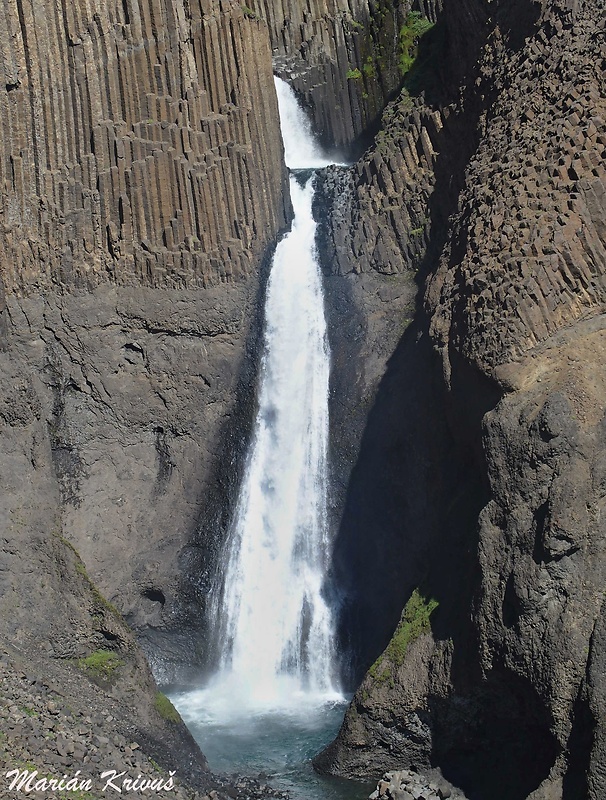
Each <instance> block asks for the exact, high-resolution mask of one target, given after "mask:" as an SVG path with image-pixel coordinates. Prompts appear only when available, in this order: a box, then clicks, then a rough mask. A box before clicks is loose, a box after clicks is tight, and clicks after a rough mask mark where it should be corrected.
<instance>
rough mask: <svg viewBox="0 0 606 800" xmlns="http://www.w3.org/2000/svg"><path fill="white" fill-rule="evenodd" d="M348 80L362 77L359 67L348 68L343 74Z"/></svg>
mask: <svg viewBox="0 0 606 800" xmlns="http://www.w3.org/2000/svg"><path fill="white" fill-rule="evenodd" d="M345 77H346V78H347V80H348V81H357V80H359V79H360V78H361V77H362V73H361V72H360V70H359V69H357V68H356V69H348V70H347V74H346V76H345Z"/></svg>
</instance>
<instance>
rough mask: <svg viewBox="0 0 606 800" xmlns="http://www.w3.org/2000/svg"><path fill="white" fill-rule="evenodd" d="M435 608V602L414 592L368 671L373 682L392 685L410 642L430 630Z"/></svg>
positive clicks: (436, 605) (416, 591) (436, 604)
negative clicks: (394, 670) (395, 669)
mask: <svg viewBox="0 0 606 800" xmlns="http://www.w3.org/2000/svg"><path fill="white" fill-rule="evenodd" d="M437 607H438V601H437V600H433V599H432V598H428V599H426V598H424V597H423V595H422V594H421V593H420V592H419V590H418V589H415V590H414V592H413V593H412V595H411V596H410V599H409V601H408V602H407V603H406V606H405V607H404V611H403V612H402V616H401V618H400V622H399V624H398V627H397V628H396V632H395V633H394V635H393V636H392V638H391V641H390V642H389V644H388V645H387V647H386V648H385V650H384V651H383V653H382V654H381V655H380V656H379V658H378V659H377V660H376V661H375V663H374V664H373V665H372V667H371V668H370V669H369V674H370V675H371V677H372V678H373V679H374V680H375V681H377V682H379V683H384V682H386V681H389V682H390V683H392V684H393V677H392V672H393V669H394V668H397V667H399V666H400V665H401V664H402V663H403V661H404V658H405V656H406V651H407V650H408V647H409V646H410V645H411V644H412V642H414V641H415V639H418V638H419V636H421V634H423V633H426V632H427V631H429V630H430V627H431V625H430V620H431V615H432V614H433V612H434V611H435V610H436V608H437Z"/></svg>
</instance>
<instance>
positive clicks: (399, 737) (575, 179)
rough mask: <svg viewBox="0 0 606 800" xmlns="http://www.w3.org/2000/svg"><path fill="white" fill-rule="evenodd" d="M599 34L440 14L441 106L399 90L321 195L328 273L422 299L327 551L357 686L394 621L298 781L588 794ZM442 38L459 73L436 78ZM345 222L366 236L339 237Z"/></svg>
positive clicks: (595, 527)
mask: <svg viewBox="0 0 606 800" xmlns="http://www.w3.org/2000/svg"><path fill="white" fill-rule="evenodd" d="M603 18H604V6H603V3H600V2H586V3H565V2H562V3H543V4H540V3H531V2H528V3H522V2H520V3H516V4H513V5H511V4H502V5H500V4H498V3H497V4H493V7H492V8H491V9H490V17H489V16H488V8H485V7H484V6H483V4H481V3H475V2H468V3H464V4H458V3H457V4H455V3H446V4H445V7H444V14H443V16H442V17H441V18H440V20H439V22H438V25H437V26H436V29H435V31H434V32H432V33H435V34H436V35H437V34H438V33H439V32H440V33H441V36H442V39H441V45H440V47H441V48H442V49H441V52H440V53H439V55H438V54H436V58H437V59H438V62H437V64H436V65H435V69H436V70H437V71H438V74H440V72H441V73H442V78H443V81H442V84H443V85H442V88H441V90H440V91H439V92H436V91H435V80H434V78H435V75H434V77H432V75H431V74H429V73H427V74H425V75H420V76H418V77H419V79H420V81H421V85H423V82H425V87H426V92H425V95H424V100H425V102H424V104H423V103H420V102H419V101H415V102H414V103H412V102H411V100H410V98H409V97H407V96H403V97H402V98H401V99H400V100H399V101H398V103H397V104H396V105H395V106H394V108H393V110H391V111H390V116H389V118H388V122H387V125H386V127H385V131H386V132H389V131H390V129H391V126H390V119H393V118H394V117H396V118H397V116H401V117H402V123H401V124H399V125H398V126H396V127H395V135H392V136H389V137H388V138H387V141H386V139H385V138H382V139H381V136H380V137H379V139H378V141H377V146H376V148H375V150H374V151H371V152H369V153H368V154H367V155H366V156H365V157H364V159H363V161H362V163H361V164H360V165H358V166H357V167H356V168H355V170H353V171H352V172H351V174H350V175H349V176H348V177H347V179H346V180H347V181H348V186H349V187H350V188H349V191H348V192H347V193H346V196H347V198H348V199H347V202H345V203H343V201H342V197H343V192H340V191H336V192H335V191H334V190H333V189H331V187H330V186H329V187H328V188H329V196H331V195H332V196H333V198H334V199H333V200H332V201H330V200H329V202H333V204H335V205H337V208H338V209H339V213H338V214H337V215H336V216H335V217H334V218H333V219H334V221H333V223H332V224H331V225H329V226H328V228H329V229H328V232H327V238H328V241H329V242H330V241H332V242H333V246H334V252H335V263H336V265H337V266H336V269H337V270H338V271H340V272H344V273H347V272H351V271H361V272H362V273H363V272H364V271H365V270H369V269H375V270H379V271H389V270H390V269H393V270H394V272H399V271H401V270H402V269H406V268H409V267H410V266H412V267H413V268H417V269H418V270H419V273H418V274H419V279H420V281H422V282H423V283H422V286H423V295H422V301H420V303H419V307H418V309H417V313H416V316H415V320H414V322H413V324H412V326H411V327H410V328H409V330H408V331H407V332H406V333H405V335H404V337H403V338H402V340H401V342H400V344H399V346H398V348H397V350H396V352H395V353H394V356H393V358H392V359H391V361H390V364H389V367H388V370H387V373H386V375H385V377H384V379H383V382H382V385H381V386H380V387H379V391H378V395H377V400H376V403H375V406H374V409H373V411H372V412H371V415H370V417H369V420H368V424H367V428H366V432H365V435H364V439H363V440H362V449H361V453H360V459H359V461H358V464H357V466H356V469H355V470H354V473H353V474H352V480H351V483H350V488H349V494H348V498H347V503H346V507H345V513H344V518H343V523H342V525H341V531H340V534H339V539H338V541H337V549H336V558H337V566H339V565H341V574H342V576H343V577H342V585H343V586H344V590H345V592H346V594H347V597H348V604H347V606H346V608H345V612H344V617H345V620H346V622H345V623H344V627H345V629H346V631H347V630H349V631H350V632H351V630H352V629H355V628H354V626H355V625H356V624H357V625H358V631H359V635H357V636H356V635H355V634H354V637H353V638H354V641H353V644H354V646H355V647H357V651H358V652H359V653H360V654H361V655H360V658H361V661H362V663H364V662H365V663H366V665H368V663H369V661H370V660H372V659H373V658H375V657H376V656H377V655H378V654H379V640H380V636H381V634H380V633H378V632H377V633H376V634H375V635H374V637H373V636H372V635H371V637H370V640H369V637H368V635H367V631H368V630H371V629H372V624H373V620H374V619H376V618H377V614H378V613H380V612H381V610H382V609H385V610H387V612H388V614H389V615H393V619H394V627H395V622H396V619H395V613H396V612H395V609H396V608H397V605H398V597H399V598H400V601H401V604H403V603H404V601H405V600H406V599H407V598H410V599H409V600H408V603H407V604H406V608H405V610H404V612H403V615H402V618H401V620H400V623H399V625H398V628H397V631H396V633H395V635H394V638H393V639H392V641H391V642H390V643H389V645H388V646H387V648H386V649H385V651H384V653H383V654H382V655H381V656H380V657H379V658H378V659H377V660H376V661H375V663H374V664H373V665H372V667H371V669H370V671H369V672H368V673H367V675H366V677H365V678H364V680H363V682H362V685H361V687H360V688H359V689H358V691H357V693H356V696H355V698H354V701H353V704H352V706H351V708H350V710H349V712H348V714H347V716H346V719H345V722H344V725H343V728H342V730H341V732H340V734H339V737H338V738H337V740H336V742H335V743H334V744H333V745H331V746H330V747H329V748H328V749H327V750H326V751H325V753H323V754H322V756H320V757H319V758H318V760H317V765H318V767H319V768H320V769H323V770H328V771H331V772H335V773H338V774H343V775H366V774H368V772H369V770H371V769H373V768H374V769H376V770H377V772H380V771H381V770H383V769H389V768H394V767H396V768H401V767H402V766H410V765H415V766H416V767H418V768H429V767H431V766H440V767H441V768H442V769H443V770H444V771H445V772H446V773H447V774H448V775H449V776H450V777H451V779H452V780H454V782H455V783H458V784H460V785H462V786H463V787H464V788H466V789H467V790H468V793H469V795H470V796H471V797H476V796H477V797H486V796H490V797H495V798H500V797H502V798H507V800H515V798H520V799H521V798H526V797H527V796H530V795H531V794H532V796H533V798H547V797H558V798H562V797H564V798H573V797H579V798H580V797H587V796H589V797H592V798H594V797H595V798H598V797H601V796H603V794H604V789H605V786H604V783H603V781H604V770H603V763H604V752H603V747H604V736H603V719H604V713H605V709H604V705H603V688H602V682H603V678H600V677H598V675H599V669H600V667H599V666H598V665H600V664H602V663H603V653H602V637H601V633H600V630H601V627H600V626H601V622H600V620H601V614H602V603H603V581H604V547H605V543H606V538H605V533H604V529H603V524H602V522H601V508H602V505H603V490H602V484H603V476H602V466H601V464H602V456H601V453H602V451H603V448H604V441H603V425H604V406H603V402H602V400H601V398H602V397H603V391H604V379H605V375H604V369H603V346H604V345H603V327H604V320H603V312H604V275H605V266H606V249H605V246H606V239H605V233H606V232H605V229H604V225H603V219H604V212H605V210H606V208H605V202H606V172H605V169H604V150H605V144H606V139H605V138H604V119H605V112H606V102H605V99H604V96H605V92H604V62H603V48H604V31H603V25H601V24H600V22H599V20H603ZM465 24H469V32H470V37H469V38H470V42H471V45H472V46H471V51H472V53H476V54H477V56H478V59H477V63H475V61H476V59H475V58H474V57H470V58H469V59H468V60H467V61H465V60H463V62H462V64H460V66H459V68H457V69H454V70H453V74H452V75H451V76H450V78H449V77H448V76H447V75H446V74H444V69H445V61H446V62H447V63H453V62H452V61H451V60H452V59H453V55H454V54H455V53H456V52H457V48H458V47H459V46H460V42H461V35H462V30H463V26H464V25H465ZM440 29H441V31H440ZM411 106H412V108H411ZM403 161H404V162H405V164H406V170H402V168H401V164H402V162H403ZM413 170H414V171H413ZM415 173H416V174H417V175H420V176H421V178H420V179H419V178H416V179H415V178H413V180H412V181H411V183H412V184H413V185H412V187H411V188H410V189H409V188H408V186H407V185H406V184H407V183H408V175H415ZM428 173H429V174H428ZM426 175H427V178H425V177H424V176H426ZM371 204H372V208H373V209H374V210H375V214H374V219H376V216H377V211H378V212H379V213H381V212H382V210H383V209H385V212H388V210H389V206H392V207H393V206H395V205H396V204H401V205H403V206H405V207H406V210H405V211H404V213H402V212H401V211H399V212H397V213H395V212H392V213H391V214H389V213H385V212H383V213H385V216H384V217H383V218H382V219H383V220H384V221H386V223H387V224H382V225H380V226H379V225H377V227H376V228H374V227H373V223H372V221H369V220H368V218H367V216H365V215H364V213H363V209H364V208H365V207H368V206H370V205H371ZM414 215H418V216H416V219H415V216H414ZM406 216H408V217H409V218H410V222H408V224H407V225H402V218H403V217H404V218H406ZM358 220H363V222H364V223H365V225H366V226H367V229H369V230H370V231H371V232H372V233H371V236H364V237H361V236H359V237H358V238H357V239H356V233H357V231H358V230H359V223H358ZM410 225H416V227H417V229H418V233H417V231H414V232H412V231H411V230H410V227H409V226H410ZM373 234H374V235H373ZM417 235H418V236H419V237H420V243H419V247H418V249H417V250H415V249H414V248H412V247H411V246H410V244H409V242H410V239H411V238H413V237H416V236H417ZM375 237H376V238H375ZM379 237H381V238H382V247H381V248H378V247H377V243H378V241H379ZM590 354H591V355H590ZM410 382H414V383H415V391H414V393H413V392H412V391H411V389H410V387H409V383H410ZM423 397H426V398H427V401H428V402H427V405H426V407H425V408H422V407H421V408H420V407H419V399H420V398H421V400H422V398H423ZM386 417H387V419H388V422H387V423H386V422H385V419H386ZM394 431H395V433H394ZM394 435H395V437H396V438H395V442H397V443H399V445H400V447H401V451H400V453H399V454H398V453H395V452H394V449H395V446H396V445H395V442H394ZM365 459H366V460H367V463H366V467H365V463H364V462H365ZM379 464H384V465H387V468H388V471H389V472H391V471H394V470H399V478H398V480H397V481H396V480H395V479H393V478H392V479H391V483H392V484H395V483H396V482H397V483H399V487H400V491H399V492H397V493H396V492H386V491H385V488H384V486H383V485H382V481H381V480H379V479H377V478H375V477H374V476H375V475H376V472H377V469H378V465H379ZM362 487H364V491H365V492H366V493H367V494H366V496H365V497H364V499H360V495H361V491H363V489H362ZM390 488H391V487H390ZM385 503H387V504H388V508H389V511H387V512H385V511H384V510H382V509H384V506H385ZM377 512H378V513H379V514H380V516H379V520H380V522H379V524H375V523H373V522H372V520H373V519H376V517H377ZM361 519H362V522H360V520H361ZM379 529H380V530H379ZM379 536H381V537H382V539H381V540H380V544H378V543H377V538H378V537H379ZM385 548H387V550H386V552H388V554H389V557H388V558H387V559H379V560H378V561H377V560H376V559H375V558H374V557H373V556H374V554H376V552H377V551H381V550H383V551H384V552H385ZM394 560H396V562H397V565H395V566H394ZM373 563H374V564H378V568H377V570H376V571H374V570H372V569H369V567H368V565H369V564H373ZM363 565H365V566H363ZM379 587H380V588H379ZM413 590H418V591H416V592H413ZM434 601H437V603H438V605H437V608H434V605H435V603H434ZM400 607H401V605H400ZM349 635H350V637H351V633H350V634H349ZM369 641H371V642H373V643H374V646H375V648H377V649H375V650H374V651H373V650H372V649H370V650H369V649H366V648H367V645H368V643H369Z"/></svg>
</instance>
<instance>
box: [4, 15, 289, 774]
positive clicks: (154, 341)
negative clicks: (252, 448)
mask: <svg viewBox="0 0 606 800" xmlns="http://www.w3.org/2000/svg"><path fill="white" fill-rule="evenodd" d="M0 53H1V54H2V57H1V58H0V126H1V129H2V133H3V136H2V146H1V147H0V282H1V283H2V289H1V292H0V298H1V299H0V337H1V348H2V352H0V386H1V390H0V394H1V399H0V450H2V456H1V457H0V460H1V461H2V465H3V466H2V473H3V475H6V480H5V481H4V488H3V493H2V518H3V520H4V531H5V535H4V543H3V546H2V549H1V551H0V575H2V576H3V577H2V581H3V584H4V586H3V591H2V603H3V614H2V619H3V621H4V623H5V628H4V629H3V630H2V635H3V637H4V636H5V637H6V638H9V639H12V640H13V641H14V643H15V644H16V646H18V647H19V648H21V650H22V651H23V653H25V657H26V656H27V653H28V652H32V653H33V652H35V648H36V642H37V643H38V647H39V648H41V650H42V653H43V655H44V658H46V659H47V660H48V659H50V661H49V663H51V662H52V663H53V664H55V662H56V670H55V671H56V672H57V674H60V673H61V669H62V667H61V664H63V663H64V662H62V661H61V659H68V658H72V657H73V658H76V657H79V656H80V655H81V654H82V653H85V651H86V648H87V647H93V646H97V647H100V646H101V645H100V644H99V643H101V644H102V643H103V641H104V639H103V637H104V634H103V631H102V630H101V629H100V627H99V626H100V625H101V622H99V620H98V619H97V616H98V614H97V610H95V609H96V606H95V607H92V606H91V604H90V603H89V602H88V601H86V602H85V601H84V600H83V601H82V603H81V604H80V605H81V608H79V605H78V604H79V601H80V600H82V596H83V595H82V591H80V589H78V587H77V585H76V583H74V581H73V580H72V578H73V576H72V578H70V577H69V575H68V574H67V572H66V577H65V586H64V589H63V591H64V592H65V597H61V596H60V595H61V591H62V589H61V580H62V577H61V576H62V575H63V571H62V570H63V568H62V566H61V564H62V561H61V559H62V558H63V556H62V555H61V553H60V552H59V551H58V550H57V548H58V547H59V545H57V546H55V545H52V543H53V542H55V539H56V537H58V536H60V537H62V540H61V541H63V545H61V546H62V547H63V548H65V547H67V544H66V543H67V542H69V543H70V544H71V545H72V546H73V547H75V549H76V550H77V551H78V554H79V555H78V556H77V567H78V569H76V572H78V570H81V571H82V572H84V571H86V573H87V575H88V576H89V577H90V579H91V580H92V581H93V583H94V585H95V587H96V588H95V590H94V592H95V593H96V594H95V593H94V597H97V596H98V597H99V598H102V597H103V596H105V597H106V598H109V599H111V601H112V602H113V603H115V606H116V607H117V608H118V609H119V611H120V612H122V613H123V614H124V615H125V617H126V618H127V620H128V621H129V622H130V623H131V625H132V626H134V627H135V628H136V629H137V631H138V633H139V636H140V640H141V641H143V643H144V644H145V645H146V648H147V651H148V653H149V654H150V657H151V656H155V658H153V657H152V658H151V660H152V662H153V665H154V668H155V670H156V674H157V675H159V676H160V675H161V676H162V677H167V678H171V677H174V676H175V674H176V671H178V668H179V665H181V664H182V663H183V662H184V661H187V663H191V662H192V661H196V659H198V660H200V659H199V652H198V651H197V650H196V647H199V648H202V649H204V643H203V642H202V641H201V639H200V636H199V628H200V620H201V617H202V615H203V611H201V607H203V602H204V597H205V593H206V591H207V589H208V586H207V585H206V584H205V582H204V576H203V574H202V573H203V570H204V568H205V564H206V562H205V560H204V559H205V558H207V557H210V555H211V554H212V547H213V546H216V542H215V541H214V539H213V536H216V535H217V531H218V530H219V528H220V525H221V524H222V523H223V522H224V520H218V521H217V520H216V518H215V517H214V516H213V514H214V513H215V509H216V508H224V509H225V508H227V507H228V505H229V502H228V495H229V493H230V491H231V483H230V480H233V479H234V477H233V476H236V478H237V468H235V467H234V466H233V463H234V462H236V463H237V460H238V455H239V454H240V453H241V449H242V446H243V441H244V432H245V428H246V422H247V414H248V413H249V412H250V402H251V397H252V394H253V392H254V384H255V367H254V359H253V357H252V354H253V351H254V347H255V341H256V336H257V335H258V324H259V308H260V303H259V296H260V293H261V292H262V284H263V280H264V275H265V273H266V266H267V259H268V257H269V251H270V250H271V247H272V246H273V244H274V242H275V240H276V237H277V236H278V234H279V232H280V231H282V230H283V229H284V228H285V227H286V225H287V223H288V220H289V217H290V213H291V209H290V204H289V201H288V193H287V192H286V191H285V188H286V185H287V181H286V169H285V166H284V163H283V158H282V143H281V138H280V131H279V121H278V112H277V103H276V98H275V91H274V85H273V70H272V63H271V48H270V43H269V34H268V30H267V27H266V26H265V25H264V24H263V23H262V22H261V21H259V20H255V19H251V18H250V17H249V16H247V15H245V14H244V12H243V10H242V7H241V4H240V3H237V2H235V1H234V0H201V2H198V3H183V2H180V0H176V1H175V2H172V0H171V1H170V2H164V0H161V1H160V2H157V3H151V4H150V3H148V2H142V3H138V2H130V0H128V1H127V2H117V3H115V2H111V1H110V2H96V3H92V4H91V3H70V4H68V5H67V6H65V5H62V4H60V3H56V2H54V0H49V2H45V3H43V4H42V5H41V6H39V7H36V9H34V8H33V7H32V6H31V4H30V5H28V4H26V3H22V2H20V0H15V1H14V2H10V3H8V4H5V5H4V6H3V7H2V9H0ZM236 408H237V409H238V414H237V415H236V414H235V411H234V409H236ZM221 464H226V465H228V467H226V469H225V470H224V471H222V467H221ZM226 473H228V474H227V475H226ZM209 509H210V511H209ZM209 517H210V518H211V524H210V526H209V527H210V530H208V529H207V528H205V530H204V537H205V538H204V539H203V541H202V543H201V541H200V535H201V534H200V533H199V531H200V529H201V527H202V526H201V519H204V520H206V519H207V518H209ZM53 537H55V538H53ZM49 543H50V544H49ZM51 545H52V546H51ZM189 545H191V548H190V549H187V547H188V546H189ZM201 545H203V546H201ZM49 548H50V549H49ZM59 549H61V548H59ZM73 558H76V556H75V555H74V556H73ZM80 559H82V560H81V561H80ZM72 560H73V559H72ZM72 567H73V565H72ZM72 572H73V569H72ZM30 573H31V574H30ZM24 575H25V576H26V577H24ZM34 576H35V579H36V580H35V582H36V586H35V587H34V586H33V583H34ZM192 579H193V580H192ZM72 590H73V591H72ZM72 595H73V596H72ZM99 602H100V601H99ZM78 608H79V610H78ZM192 609H194V610H195V613H192ZM102 616H103V615H102ZM193 617H195V626H196V635H194V634H193V633H192V632H191V624H193V623H192V619H193ZM4 623H3V624H4ZM116 625H117V626H118V627H117V628H116V629H115V630H114V628H111V629H108V630H107V637H109V638H108V639H107V641H108V642H109V643H110V647H115V648H117V649H118V650H120V652H121V650H122V644H121V643H122V640H123V638H124V636H126V634H125V633H124V631H125V630H127V629H126V628H125V626H124V623H123V622H122V621H120V623H119V624H118V623H116ZM188 626H190V627H188ZM114 627H115V626H114ZM80 629H82V631H84V633H83V634H82V636H80V633H79V632H80ZM176 631H179V633H180V636H179V637H177V636H176ZM116 637H117V638H116ZM171 637H172V638H171ZM89 640H90V641H89ZM125 641H126V640H125ZM70 642H71V644H70ZM128 647H129V648H132V650H133V653H134V654H135V655H134V656H133V658H136V660H137V664H138V665H139V667H140V670H143V672H140V673H137V672H136V671H135V672H133V671H132V670H131V671H128V673H127V674H126V676H125V678H124V681H123V686H122V690H121V691H122V692H126V691H127V690H128V686H129V681H133V682H137V681H138V680H139V677H138V676H140V675H142V676H143V677H141V685H140V686H139V687H138V688H137V689H136V692H135V695H136V696H135V700H136V699H137V698H138V697H139V696H141V697H144V696H146V697H147V699H146V700H142V701H141V702H142V711H141V714H140V716H139V717H137V711H136V708H135V709H134V707H133V705H132V703H131V702H130V701H129V705H128V709H129V711H128V713H130V714H131V715H132V716H133V718H136V719H140V721H141V724H142V725H147V724H148V723H149V724H150V725H153V719H152V718H153V711H152V712H150V714H151V716H149V715H148V717H149V718H145V719H144V717H145V715H146V714H147V711H146V709H147V708H148V706H149V702H152V708H153V693H154V691H155V686H154V683H153V681H152V679H151V676H150V673H149V671H148V668H147V666H146V665H145V664H144V661H143V658H142V656H141V654H140V653H139V652H138V651H137V649H136V645H135V643H134V639H133V638H132V636H131V637H130V638H129V639H128ZM162 654H170V657H169V658H167V660H166V662H165V661H163V660H162ZM41 669H42V667H41ZM49 669H50V667H49ZM129 670H130V667H129ZM150 698H151V700H150ZM133 702H134V701H133ZM125 713H126V712H125ZM150 720H151V722H150ZM158 730H159V731H160V736H162V726H160V727H159V728H158ZM180 730H181V729H180ZM179 737H181V738H179ZM168 739H169V737H167V741H168ZM170 742H171V744H170V746H171V747H173V746H174V748H175V749H177V750H178V749H179V748H180V747H181V746H183V748H184V751H183V752H184V753H185V757H187V758H189V757H190V756H191V758H193V759H194V760H195V759H197V758H199V754H198V755H193V754H195V752H196V748H195V746H194V745H193V744H192V743H191V741H189V740H188V743H187V746H186V745H185V744H184V742H185V738H184V734H183V731H182V730H181V732H180V733H179V736H177V737H176V739H174V740H173V739H171V740H170ZM188 748H189V749H188ZM188 754H189V755H188ZM200 764H203V759H201V758H200Z"/></svg>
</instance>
